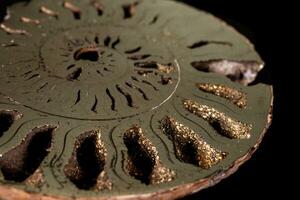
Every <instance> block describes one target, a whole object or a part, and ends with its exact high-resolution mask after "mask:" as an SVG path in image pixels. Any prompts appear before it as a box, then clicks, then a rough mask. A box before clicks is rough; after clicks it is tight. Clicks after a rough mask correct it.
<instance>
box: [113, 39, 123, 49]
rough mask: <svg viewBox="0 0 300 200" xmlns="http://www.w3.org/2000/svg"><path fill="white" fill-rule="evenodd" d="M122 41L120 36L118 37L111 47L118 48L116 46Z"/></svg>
mask: <svg viewBox="0 0 300 200" xmlns="http://www.w3.org/2000/svg"><path fill="white" fill-rule="evenodd" d="M120 42H121V40H120V38H119V37H118V38H117V39H116V40H115V41H114V42H113V43H112V44H111V48H113V49H116V46H117V45H118V44H119V43H120Z"/></svg>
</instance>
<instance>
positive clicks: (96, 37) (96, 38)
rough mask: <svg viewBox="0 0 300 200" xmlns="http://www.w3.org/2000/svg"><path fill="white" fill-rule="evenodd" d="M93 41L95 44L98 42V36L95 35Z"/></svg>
mask: <svg viewBox="0 0 300 200" xmlns="http://www.w3.org/2000/svg"><path fill="white" fill-rule="evenodd" d="M94 41H95V43H96V44H99V37H98V36H95V38H94Z"/></svg>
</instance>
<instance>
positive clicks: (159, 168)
mask: <svg viewBox="0 0 300 200" xmlns="http://www.w3.org/2000/svg"><path fill="white" fill-rule="evenodd" d="M124 142H125V145H126V146H127V149H128V155H129V156H128V157H129V158H128V160H127V167H126V168H127V170H128V172H129V174H130V175H131V176H133V177H135V178H137V179H139V180H141V181H142V182H143V181H145V183H146V184H159V183H165V182H169V181H171V180H173V178H174V176H175V172H174V171H173V170H171V169H169V168H167V167H165V166H163V165H162V163H161V161H160V158H159V155H158V151H157V149H156V147H155V146H154V145H153V144H152V143H151V141H150V140H149V139H148V138H146V137H145V136H144V134H143V130H142V128H140V127H138V126H136V125H134V126H133V127H132V128H130V129H128V130H127V131H126V132H125V133H124ZM141 159H142V160H143V161H144V163H140V161H141ZM137 165H139V166H137ZM143 165H145V166H143ZM141 166H143V168H142V167H141ZM145 179H146V180H145Z"/></svg>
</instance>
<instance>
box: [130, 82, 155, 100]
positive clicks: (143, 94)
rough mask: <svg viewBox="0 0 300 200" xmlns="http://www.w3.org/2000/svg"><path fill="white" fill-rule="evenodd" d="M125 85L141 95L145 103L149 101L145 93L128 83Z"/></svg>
mask: <svg viewBox="0 0 300 200" xmlns="http://www.w3.org/2000/svg"><path fill="white" fill-rule="evenodd" d="M125 84H126V85H127V86H128V87H130V88H133V89H136V90H137V91H138V92H139V93H140V94H141V95H142V97H143V98H144V99H145V100H146V101H149V100H150V99H149V98H148V96H147V95H146V93H145V92H144V91H143V90H142V89H141V88H139V87H137V86H136V85H133V84H131V83H128V82H125Z"/></svg>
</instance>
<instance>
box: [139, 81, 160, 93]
mask: <svg viewBox="0 0 300 200" xmlns="http://www.w3.org/2000/svg"><path fill="white" fill-rule="evenodd" d="M142 83H144V84H147V85H150V86H151V87H152V88H153V89H154V90H155V91H159V89H158V88H157V87H155V86H154V85H153V84H152V83H151V82H149V81H146V80H142Z"/></svg>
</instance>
